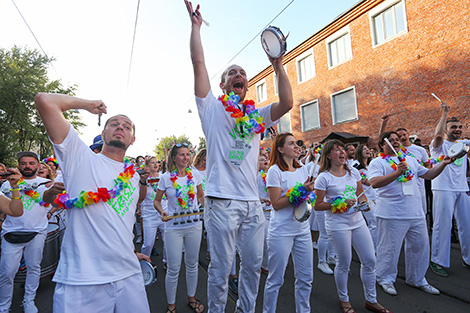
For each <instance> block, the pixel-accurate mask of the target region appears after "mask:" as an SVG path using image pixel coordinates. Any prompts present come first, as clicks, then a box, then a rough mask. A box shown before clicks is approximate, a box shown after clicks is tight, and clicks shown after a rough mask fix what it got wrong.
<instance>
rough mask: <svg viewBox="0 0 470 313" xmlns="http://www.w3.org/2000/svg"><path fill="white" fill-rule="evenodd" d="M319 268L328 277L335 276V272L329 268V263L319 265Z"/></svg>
mask: <svg viewBox="0 0 470 313" xmlns="http://www.w3.org/2000/svg"><path fill="white" fill-rule="evenodd" d="M317 268H318V269H319V270H320V271H322V272H323V273H324V274H326V275H333V271H332V270H331V268H330V267H329V266H328V263H326V262H320V263H318V266H317Z"/></svg>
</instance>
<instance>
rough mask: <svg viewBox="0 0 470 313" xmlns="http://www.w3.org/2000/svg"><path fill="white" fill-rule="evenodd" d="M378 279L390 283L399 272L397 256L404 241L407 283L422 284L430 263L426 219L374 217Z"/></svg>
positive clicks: (380, 281) (424, 281)
mask: <svg viewBox="0 0 470 313" xmlns="http://www.w3.org/2000/svg"><path fill="white" fill-rule="evenodd" d="M377 229H378V234H379V237H378V242H377V282H378V283H379V284H380V285H383V284H393V283H395V281H396V278H397V273H398V268H397V267H398V258H399V257H400V250H401V247H402V244H403V240H405V271H406V283H407V284H410V285H413V286H424V285H427V284H428V282H427V281H426V278H425V277H424V275H426V271H427V269H428V266H429V237H428V229H427V227H426V220H425V219H424V218H422V219H412V220H398V219H396V220H395V219H384V218H380V217H377Z"/></svg>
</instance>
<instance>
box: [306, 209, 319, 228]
mask: <svg viewBox="0 0 470 313" xmlns="http://www.w3.org/2000/svg"><path fill="white" fill-rule="evenodd" d="M317 214H318V212H317V211H315V210H312V213H311V214H310V217H309V218H308V222H309V224H310V230H312V231H318V225H317Z"/></svg>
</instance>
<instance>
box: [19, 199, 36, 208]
mask: <svg viewBox="0 0 470 313" xmlns="http://www.w3.org/2000/svg"><path fill="white" fill-rule="evenodd" d="M22 201H23V209H24V210H27V211H31V209H32V208H33V206H34V205H35V204H36V201H34V199H33V198H31V197H28V196H23V197H22Z"/></svg>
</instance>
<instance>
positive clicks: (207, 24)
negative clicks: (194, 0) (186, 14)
mask: <svg viewBox="0 0 470 313" xmlns="http://www.w3.org/2000/svg"><path fill="white" fill-rule="evenodd" d="M193 15H194V16H197V13H196V12H193ZM202 22H203V23H204V24H206V26H207V27H209V26H211V24H209V22H207V21H206V20H205V19H202Z"/></svg>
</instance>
